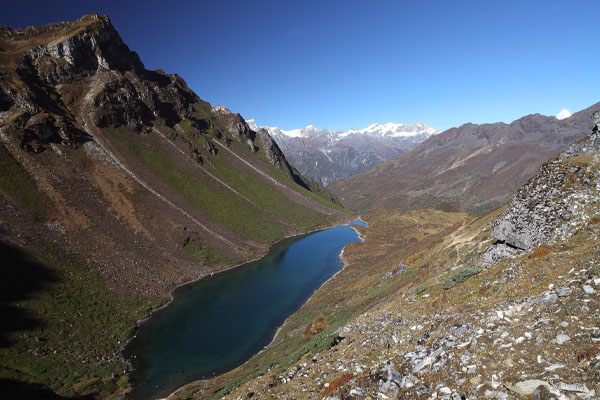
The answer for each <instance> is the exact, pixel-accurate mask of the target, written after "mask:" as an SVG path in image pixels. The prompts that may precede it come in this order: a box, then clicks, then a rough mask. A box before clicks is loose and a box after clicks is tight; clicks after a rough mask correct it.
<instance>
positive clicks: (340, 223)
mask: <svg viewBox="0 0 600 400" xmlns="http://www.w3.org/2000/svg"><path fill="white" fill-rule="evenodd" d="M357 220H358V221H361V222H364V221H362V220H361V219H360V216H358V217H353V218H350V219H348V220H347V222H344V221H343V220H342V221H338V222H337V223H335V224H332V225H327V226H322V227H319V228H317V229H313V230H311V231H308V232H302V233H296V234H291V235H287V236H285V237H282V238H281V239H279V240H277V241H275V242H273V243H271V244H270V245H269V246H268V247H267V249H266V250H265V252H264V254H262V255H261V256H260V257H256V258H254V259H251V260H248V261H244V262H242V263H239V264H236V265H233V266H230V267H226V268H224V269H221V270H219V271H216V272H211V273H207V274H203V275H201V276H199V277H197V278H196V279H193V280H191V281H188V282H184V283H181V284H179V285H176V286H174V287H173V288H172V289H171V290H170V291H169V292H168V297H167V301H166V302H165V303H164V304H162V305H161V306H160V307H157V308H155V309H153V310H151V312H150V313H149V314H148V315H147V316H146V317H145V318H143V319H141V320H138V321H137V322H136V329H135V332H134V334H133V335H132V336H130V337H129V338H128V339H127V340H126V341H124V342H123V343H122V344H121V345H120V346H119V349H118V354H119V357H120V358H121V359H122V360H123V361H124V362H125V363H126V365H127V367H128V368H127V373H126V374H125V375H126V376H127V377H128V378H129V379H130V380H131V379H132V374H133V372H134V371H135V368H134V366H133V363H132V361H131V360H130V359H129V358H127V357H125V355H124V352H125V349H126V348H127V347H128V345H130V344H131V342H132V341H133V340H135V339H136V338H137V336H138V334H139V331H140V328H141V327H142V325H144V324H145V323H147V322H148V321H150V320H151V319H152V318H153V317H155V315H156V314H157V313H158V312H159V311H161V310H163V309H165V308H166V307H168V306H169V305H171V304H172V303H173V301H174V300H175V298H176V295H175V291H176V290H178V289H180V288H182V287H185V286H187V285H193V284H195V283H198V282H200V281H201V280H202V279H205V278H209V277H213V276H215V275H217V274H221V273H223V272H227V271H231V270H234V269H239V268H241V267H244V266H246V265H249V264H252V263H254V262H256V261H259V260H261V259H263V258H264V257H266V256H267V255H268V254H269V252H271V251H272V250H273V248H274V247H275V246H277V245H278V244H280V243H281V242H283V241H284V240H287V239H291V238H294V237H298V236H303V235H310V234H313V233H317V232H321V231H325V230H328V229H332V228H335V227H337V226H347V225H348V224H350V223H352V222H353V221H357ZM357 233H358V232H357ZM359 238H360V234H359ZM361 240H362V239H361ZM342 253H343V249H342V252H341V253H340V255H341V254H342ZM342 261H343V263H344V265H343V266H342V269H343V267H344V266H345V261H344V260H342ZM340 271H341V270H340ZM337 273H339V271H338V272H336V274H334V275H333V276H335V275H337ZM333 276H332V277H333ZM329 279H331V278H329ZM329 279H328V280H327V281H329ZM327 281H326V282H324V283H323V285H324V284H325V283H327ZM323 285H321V286H320V287H319V289H320V288H321V287H322V286H323ZM319 289H317V290H319ZM311 297H312V295H311ZM308 300H310V297H309V299H308ZM308 300H307V301H308ZM288 319H289V317H288V318H286V320H285V321H284V322H283V323H282V325H281V326H280V327H279V328H278V329H277V331H276V332H275V335H274V336H273V339H272V340H271V342H269V344H268V345H267V346H265V347H264V348H263V349H261V350H260V351H259V352H258V353H256V354H259V353H260V352H262V351H264V350H265V349H266V348H267V347H268V346H270V345H271V344H272V343H273V341H274V340H275V338H276V337H277V334H278V333H279V330H280V329H281V327H282V326H283V325H284V324H285V323H286V322H287V320H288ZM211 379H212V378H211ZM201 381H202V379H201V380H197V381H192V382H189V383H188V384H191V383H193V382H201ZM188 384H185V385H183V386H182V387H185V386H187V385H188ZM134 386H135V385H132V386H131V387H129V388H127V389H126V390H124V391H122V392H121V393H119V396H117V397H116V398H118V399H125V398H126V397H127V395H128V394H129V393H130V392H131V391H132V390H133V388H134ZM180 389H181V388H179V389H177V390H176V391H174V392H173V393H171V394H170V395H169V396H168V397H167V398H170V397H171V396H172V395H174V394H175V393H177V392H178V391H179V390H180Z"/></svg>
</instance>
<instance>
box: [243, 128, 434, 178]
mask: <svg viewBox="0 0 600 400" xmlns="http://www.w3.org/2000/svg"><path fill="white" fill-rule="evenodd" d="M247 122H248V125H249V126H250V127H253V129H254V130H257V129H259V127H258V125H257V124H256V121H254V120H253V119H250V120H247ZM261 128H263V129H266V130H267V131H268V132H269V133H270V134H271V136H273V138H274V139H275V141H276V142H277V144H278V145H279V146H280V147H281V149H282V150H283V152H284V154H285V155H286V158H288V159H289V160H290V162H291V163H292V164H293V165H294V166H295V167H296V168H298V170H299V171H300V172H301V173H302V174H303V175H306V176H308V177H310V178H312V179H314V180H316V181H318V182H320V183H321V184H322V185H328V184H330V183H333V182H335V181H338V180H341V179H346V178H349V177H351V176H353V175H356V174H359V173H361V172H363V171H366V170H368V169H370V168H373V167H374V166H376V165H378V164H381V163H382V162H384V161H387V160H389V159H392V158H395V157H397V156H399V155H400V154H403V153H405V152H406V151H409V150H411V149H413V148H414V147H415V146H417V145H418V144H419V143H421V142H423V141H425V140H427V139H428V138H429V137H430V136H432V135H435V134H437V133H439V131H437V130H436V129H433V128H431V127H429V126H427V125H425V124H424V123H422V122H417V123H415V124H411V125H405V124H395V123H392V122H389V123H387V124H379V123H376V124H372V125H369V126H368V127H366V128H364V129H360V130H354V129H350V130H348V131H330V130H328V129H319V128H317V127H316V126H314V125H308V126H306V127H304V128H300V129H293V130H282V129H280V128H278V127H268V126H264V127H261Z"/></svg>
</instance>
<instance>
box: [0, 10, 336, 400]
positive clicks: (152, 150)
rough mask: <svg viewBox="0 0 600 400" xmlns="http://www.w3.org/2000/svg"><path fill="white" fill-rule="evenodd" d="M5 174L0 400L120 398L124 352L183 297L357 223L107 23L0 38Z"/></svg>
mask: <svg viewBox="0 0 600 400" xmlns="http://www.w3.org/2000/svg"><path fill="white" fill-rule="evenodd" d="M0 166H1V167H2V174H0V245H1V248H2V251H3V255H4V253H6V254H12V256H11V257H8V256H7V257H8V258H6V260H7V264H6V265H4V267H5V268H6V269H5V271H4V273H5V274H6V275H5V278H6V279H4V280H3V281H4V282H6V284H7V285H8V287H9V288H10V289H11V291H10V293H13V294H14V295H8V296H4V297H2V299H1V300H2V302H1V305H2V307H3V309H4V307H6V309H8V310H12V311H14V312H12V311H11V315H13V316H15V318H14V319H10V318H9V319H5V321H3V325H2V331H1V333H0V335H1V337H2V338H3V341H2V345H1V346H0V352H2V353H1V354H0V358H2V360H3V361H2V365H1V366H0V383H1V384H0V389H3V388H4V386H5V384H7V385H8V386H9V387H10V388H11V389H10V390H11V391H15V388H21V389H23V392H24V393H27V392H26V391H25V387H24V386H27V385H29V384H43V385H45V386H42V387H39V388H38V387H35V388H34V390H35V391H39V392H40V393H46V390H49V389H47V387H50V388H51V389H52V390H54V391H57V392H58V393H60V394H61V395H75V394H79V395H84V394H90V393H92V394H95V395H98V394H99V393H101V394H102V395H103V396H104V395H108V394H110V393H111V392H113V391H115V390H121V389H122V388H123V387H125V386H126V385H127V379H126V377H121V374H122V373H123V369H124V368H125V365H124V363H123V360H121V359H120V355H119V353H118V347H119V345H120V343H122V342H124V341H125V340H126V339H127V338H128V337H129V336H131V334H132V332H133V328H134V326H135V322H136V320H138V319H141V318H143V317H145V316H147V314H148V312H149V310H150V309H151V308H154V307H156V306H157V305H158V304H160V303H161V302H164V301H165V300H166V296H167V294H168V293H169V292H170V290H171V289H172V288H174V287H175V286H176V285H178V284H181V283H184V282H189V281H191V280H193V279H197V278H200V277H202V276H205V275H207V274H210V273H212V272H214V271H218V270H222V269H224V268H229V267H231V266H232V265H235V264H239V263H242V262H245V261H248V260H250V259H253V258H256V257H259V256H261V255H263V254H264V253H265V252H266V251H267V249H268V247H269V245H270V244H271V243H273V242H274V241H276V240H278V239H281V238H282V237H284V236H288V235H291V234H297V233H301V232H306V231H310V230H314V229H316V228H318V227H322V226H327V225H331V224H333V223H335V222H337V221H338V220H340V219H347V216H346V214H345V213H344V212H343V210H342V208H341V207H340V206H339V205H338V204H337V203H336V200H335V198H334V197H333V196H331V195H330V194H329V193H328V192H327V191H326V190H324V189H322V188H320V187H319V186H318V185H317V184H316V183H314V182H312V181H311V180H309V179H307V178H305V177H303V176H301V175H300V174H299V173H298V172H297V171H296V170H295V169H294V168H293V167H291V166H290V165H289V163H288V162H287V160H286V159H285V157H284V155H283V153H282V152H281V150H280V148H279V147H278V146H277V144H276V143H275V142H274V141H273V139H272V138H271V137H270V136H269V134H268V133H267V132H266V131H264V130H260V131H259V132H255V131H253V130H251V129H250V128H249V127H248V125H247V124H246V122H245V121H244V119H243V118H242V117H241V116H240V115H239V114H234V113H231V112H229V111H226V110H223V109H221V108H215V109H213V108H212V107H211V106H210V105H209V104H208V103H206V102H204V101H202V100H201V99H200V98H199V97H198V96H197V95H196V94H195V93H194V92H193V91H191V90H190V89H189V88H188V87H187V85H186V83H185V82H184V81H183V79H181V78H180V77H179V76H177V75H168V74H165V73H163V72H162V71H160V70H157V71H149V70H146V69H145V68H144V65H143V64H142V62H141V61H140V59H139V57H138V55H137V54H136V53H135V52H133V51H131V50H129V48H128V47H127V46H126V45H125V44H124V43H123V41H122V40H121V38H120V37H119V34H118V33H117V32H116V30H115V29H114V27H113V26H112V24H111V23H110V21H109V19H108V18H107V17H102V16H98V15H96V14H90V15H87V16H84V17H83V18H81V19H79V20H77V21H75V22H72V23H69V22H62V23H57V24H51V25H47V26H44V27H40V28H33V27H30V28H27V29H11V28H9V27H6V26H2V27H0ZM24 264H26V265H30V267H29V269H30V270H31V271H33V272H32V276H31V278H30V279H31V281H30V282H28V281H26V280H23V279H20V278H19V277H22V274H21V273H20V272H19V271H20V268H22V267H23V265H24ZM35 271H43V273H40V274H37V273H35ZM43 276H47V279H46V278H42V277H43ZM13 278H14V280H13ZM38 279H41V281H40V282H37V280H38ZM156 296H161V298H162V299H161V300H159V299H157V298H156ZM24 316H28V317H27V318H25V317H24ZM21 317H23V318H22V319H23V321H25V322H23V324H19V323H17V320H19V318H21ZM27 321H29V322H31V323H29V322H27ZM12 324H14V325H12ZM5 335H6V337H4V336H5ZM88 336H89V337H88ZM40 338H41V339H40ZM4 339H5V340H4ZM4 344H6V346H7V347H6V348H4ZM5 378H6V379H10V380H11V381H10V382H9V383H7V382H6V381H5V380H4V379H5ZM24 382H25V383H24ZM22 386H23V387H22ZM119 388H121V389H119ZM29 389H31V387H29ZM38 389H39V390H38ZM17 391H18V390H17ZM0 392H1V391H0ZM49 393H51V391H50V392H48V395H50V394H49ZM0 397H2V396H0ZM25 397H27V396H26V395H25Z"/></svg>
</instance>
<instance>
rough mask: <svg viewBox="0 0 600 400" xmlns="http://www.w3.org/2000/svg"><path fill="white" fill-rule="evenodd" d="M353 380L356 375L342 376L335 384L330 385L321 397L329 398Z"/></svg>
mask: <svg viewBox="0 0 600 400" xmlns="http://www.w3.org/2000/svg"><path fill="white" fill-rule="evenodd" d="M352 378H354V375H352V374H344V375H342V376H340V377H339V378H337V379H335V380H334V381H333V382H331V383H330V384H329V387H326V388H325V390H323V393H321V396H322V397H327V396H329V395H330V394H333V393H335V392H336V391H337V390H338V389H339V388H341V387H342V386H344V385H345V384H346V383H347V382H349V381H350V380H351V379H352Z"/></svg>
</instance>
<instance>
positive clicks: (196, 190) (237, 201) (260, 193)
mask: <svg viewBox="0 0 600 400" xmlns="http://www.w3.org/2000/svg"><path fill="white" fill-rule="evenodd" d="M109 131H110V133H111V134H112V135H114V136H115V137H117V138H118V139H119V140H120V141H121V142H122V143H124V144H125V145H126V146H127V148H128V149H129V150H130V151H131V152H132V153H133V154H134V155H135V156H136V157H138V158H139V160H140V161H142V162H143V163H144V164H145V165H146V166H148V167H149V168H150V169H151V170H152V172H153V173H154V174H155V175H156V176H157V177H158V178H159V179H161V180H162V181H163V182H165V183H166V184H168V185H169V186H170V187H171V188H172V189H174V190H175V191H176V192H178V193H179V194H181V195H182V196H183V197H184V198H185V199H186V200H187V201H189V203H190V204H192V205H193V206H195V207H196V208H197V209H198V210H200V211H201V212H202V213H204V214H205V215H206V216H208V217H209V218H211V219H213V220H215V221H216V222H218V223H219V224H221V225H223V226H224V227H226V228H227V229H229V230H230V231H232V232H233V233H235V234H236V235H238V236H239V237H241V238H243V239H247V240H255V241H258V242H261V243H272V242H274V241H276V240H277V239H280V238H281V237H283V236H285V234H286V232H287V231H288V229H289V226H292V227H294V228H295V230H297V231H308V230H312V229H314V228H315V227H317V226H319V225H322V224H323V222H324V220H325V216H324V215H323V214H321V213H319V212H316V211H313V210H310V209H308V208H306V207H302V206H299V205H297V204H294V203H292V202H291V201H290V200H289V199H288V198H287V197H286V196H285V195H284V194H282V193H280V192H279V191H277V190H275V189H272V188H271V187H269V185H268V184H265V183H264V182H262V181H261V180H260V179H257V178H256V177H255V176H254V175H253V174H251V173H249V172H247V171H245V170H243V169H241V168H236V167H234V166H231V165H229V164H227V163H226V162H225V161H224V160H223V157H222V156H219V155H217V156H213V157H211V159H210V163H206V164H207V165H206V166H205V168H206V169H207V170H208V171H209V172H211V173H212V174H214V175H215V176H217V177H218V178H219V179H221V180H223V181H224V182H226V183H227V184H228V185H229V186H231V187H232V188H233V189H235V190H236V191H238V192H239V193H241V194H242V195H244V196H245V197H246V198H248V199H249V200H251V201H252V202H253V203H254V204H255V205H253V204H251V203H249V202H247V201H246V200H244V199H242V198H240V197H239V196H237V195H236V194H234V193H233V192H231V191H230V190H228V189H227V188H225V187H224V186H222V185H220V184H218V183H216V182H215V181H213V180H211V179H209V178H207V179H199V178H197V177H194V176H191V175H190V174H188V173H186V172H185V171H183V170H181V169H179V168H178V167H177V166H175V164H174V162H173V161H172V160H171V159H170V157H169V155H168V154H167V152H166V151H165V150H163V149H162V148H160V147H159V146H157V145H148V143H149V141H146V143H142V141H141V140H140V139H139V137H138V136H137V134H135V133H133V132H129V131H127V130H126V129H125V128H119V129H115V128H112V129H109ZM194 141H195V142H197V143H196V144H198V145H200V143H199V141H200V139H194ZM236 144H237V143H236ZM236 144H233V148H234V149H235V150H236V151H237V152H238V153H239V152H243V150H242V149H243V146H241V145H239V146H236ZM199 147H200V146H199ZM200 148H201V147H200ZM248 153H251V152H250V151H249V150H248ZM248 155H249V154H245V155H244V156H245V157H244V158H246V159H247V158H248ZM203 157H204V158H208V157H209V156H208V155H206V154H203ZM250 157H253V156H252V155H250ZM253 158H254V159H251V161H252V162H258V160H257V157H256V156H254V157H253ZM273 171H274V174H275V175H276V177H277V178H279V179H278V180H279V181H282V182H285V183H286V184H288V182H286V181H289V186H290V187H292V188H294V187H295V188H294V189H297V188H299V189H301V190H303V191H304V192H301V193H302V194H303V195H305V196H307V197H312V198H313V199H318V200H319V201H320V202H321V203H322V204H325V205H328V206H330V207H332V208H338V209H339V206H337V205H335V204H333V203H329V204H327V201H326V200H324V199H323V198H322V197H319V196H317V195H315V194H314V193H311V192H309V191H307V190H305V189H303V188H300V187H299V186H298V185H296V184H294V183H292V182H291V181H290V180H289V179H288V178H287V177H285V176H283V174H281V176H277V172H278V170H276V169H275V168H273Z"/></svg>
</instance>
